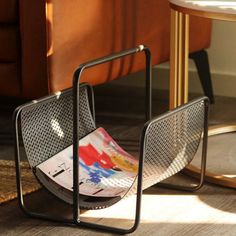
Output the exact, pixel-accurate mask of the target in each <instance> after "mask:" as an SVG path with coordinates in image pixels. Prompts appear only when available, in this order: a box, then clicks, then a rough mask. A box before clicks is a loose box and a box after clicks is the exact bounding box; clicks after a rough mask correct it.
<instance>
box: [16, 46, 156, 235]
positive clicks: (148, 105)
mask: <svg viewBox="0 0 236 236" xmlns="http://www.w3.org/2000/svg"><path fill="white" fill-rule="evenodd" d="M138 52H144V53H145V59H146V76H145V77H146V82H145V86H146V88H145V115H146V119H147V120H150V119H151V118H152V84H151V82H152V81H151V77H152V75H151V73H152V64H151V52H150V50H149V49H148V48H147V47H145V46H143V45H140V46H138V47H136V48H133V49H129V50H125V51H122V52H119V53H115V54H112V55H110V56H106V57H103V58H100V59H97V60H93V61H89V62H87V63H84V64H81V65H80V66H79V68H78V69H77V70H76V71H75V73H74V75H73V187H74V191H73V219H66V218H61V217H52V216H50V215H46V214H42V213H38V212H33V211H31V210H29V209H28V208H27V207H26V205H25V203H24V196H23V191H22V178H21V168H20V160H21V158H20V140H19V137H20V132H19V122H18V120H19V117H20V114H21V111H22V110H23V109H24V108H27V107H30V106H33V105H34V104H35V103H41V102H44V101H48V100H50V99H55V97H57V96H60V92H58V93H56V94H54V95H51V96H47V97H45V98H42V99H39V100H33V101H31V102H29V103H27V104H25V105H22V106H20V107H18V108H17V109H16V110H15V111H14V114H13V125H14V128H15V132H14V141H15V163H16V184H17V194H18V201H19V206H20V208H21V209H22V211H23V212H24V213H25V214H26V215H28V216H30V217H33V218H39V219H43V220H48V221H53V222H58V223H63V224H67V225H76V226H82V227H86V228H90V229H96V230H101V231H106V232H112V233H117V234H127V233H132V232H134V231H135V230H136V229H137V227H138V225H139V222H140V210H141V196H142V173H143V156H144V155H143V153H144V152H145V151H144V149H143V147H144V146H143V145H141V148H140V157H139V168H138V175H137V180H138V181H137V199H136V210H135V220H134V224H133V226H132V227H131V228H130V229H123V228H116V227H110V226H106V225H99V224H94V223H90V222H84V221H81V220H80V211H79V185H78V177H79V168H78V167H79V163H78V148H79V145H78V144H79V139H78V132H79V131H78V127H79V126H78V119H79V108H78V104H79V90H78V86H80V87H81V86H88V88H89V91H88V92H89V93H88V96H89V100H90V106H91V111H92V116H93V118H94V121H95V109H94V96H93V88H92V87H91V86H89V85H88V84H80V85H79V81H80V77H81V73H82V72H83V71H84V70H85V69H87V68H90V67H93V66H96V65H99V64H102V63H106V62H109V61H112V60H116V59H120V58H122V57H124V56H128V55H132V54H135V53H138ZM66 91H67V90H65V91H63V92H62V93H64V92H66ZM144 139H145V135H144V133H142V137H141V141H142V142H143V141H144Z"/></svg>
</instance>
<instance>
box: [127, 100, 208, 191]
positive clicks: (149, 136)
mask: <svg viewBox="0 0 236 236" xmlns="http://www.w3.org/2000/svg"><path fill="white" fill-rule="evenodd" d="M204 116H205V103H204V100H202V101H199V102H197V103H194V104H192V105H191V106H186V107H185V108H182V109H179V110H176V111H175V112H170V113H169V114H167V115H164V116H163V117H159V118H157V119H156V120H153V121H152V122H151V123H150V124H149V125H148V128H147V130H146V133H145V140H144V154H143V155H144V168H143V189H146V188H148V187H150V186H152V185H154V184H156V183H158V182H160V181H162V180H164V179H166V178H168V177H170V176H172V175H174V174H176V173H177V172H179V171H180V170H182V169H183V168H184V167H185V166H186V165H187V164H189V163H190V162H191V161H192V159H193V158H194V155H195V154H196V152H197V149H198V146H199V143H200V140H201V136H202V132H203V128H204ZM135 191H136V184H134V185H133V188H132V189H131V191H130V192H129V193H128V195H129V194H131V193H133V192H135Z"/></svg>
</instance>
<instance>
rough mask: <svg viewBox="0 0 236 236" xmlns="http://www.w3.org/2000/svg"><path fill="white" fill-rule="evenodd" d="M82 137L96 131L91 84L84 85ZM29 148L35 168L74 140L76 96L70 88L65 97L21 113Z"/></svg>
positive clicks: (80, 107) (80, 128)
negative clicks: (89, 96) (89, 88)
mask: <svg viewBox="0 0 236 236" xmlns="http://www.w3.org/2000/svg"><path fill="white" fill-rule="evenodd" d="M79 98H80V99H79V135H80V138H81V137H83V136H85V135H86V134H88V133H90V132H91V131H93V130H94V129H95V128H96V127H95V123H94V120H93V118H92V115H91V112H90V107H89V102H88V101H89V100H88V91H87V86H82V87H81V88H80V97H79ZM21 129H22V137H23V142H24V147H25V151H26V154H27V157H28V160H29V163H30V165H31V166H32V167H34V166H36V165H38V164H40V163H41V162H43V161H45V160H47V159H48V158H50V157H52V156H54V155H55V154H56V153H58V152H60V151H61V150H63V149H65V148H66V147H68V146H69V145H71V144H72V143H73V99H72V91H71V90H69V91H67V92H64V93H63V94H61V96H58V97H56V96H55V97H54V98H52V99H48V100H46V101H44V102H39V103H36V104H34V105H33V106H30V107H26V108H25V109H23V110H22V112H21Z"/></svg>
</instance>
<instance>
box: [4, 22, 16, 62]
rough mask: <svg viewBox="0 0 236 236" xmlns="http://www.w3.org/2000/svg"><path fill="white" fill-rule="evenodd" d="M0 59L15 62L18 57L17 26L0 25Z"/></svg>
mask: <svg viewBox="0 0 236 236" xmlns="http://www.w3.org/2000/svg"><path fill="white" fill-rule="evenodd" d="M0 45H1V46H0V61H1V62H16V61H17V59H18V58H19V33H18V28H17V26H14V25H11V26H10V25H4V26H0Z"/></svg>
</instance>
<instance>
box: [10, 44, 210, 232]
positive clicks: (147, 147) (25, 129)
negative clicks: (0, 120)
mask: <svg viewBox="0 0 236 236" xmlns="http://www.w3.org/2000/svg"><path fill="white" fill-rule="evenodd" d="M139 52H144V53H145V58H146V90H145V91H146V118H147V123H146V124H145V125H144V127H143V131H142V134H141V142H140V143H141V146H140V154H139V160H138V162H139V166H138V173H137V177H136V179H135V181H134V183H133V184H132V185H131V186H130V188H129V189H128V190H127V192H126V193H125V194H124V195H123V196H121V197H109V198H106V199H104V198H103V199H102V200H101V199H99V198H97V199H95V200H93V201H88V199H89V198H90V197H89V196H83V195H80V194H79V182H78V181H79V178H78V177H79V168H78V166H79V161H78V149H79V145H78V144H79V139H80V138H81V137H84V136H85V135H87V134H88V133H90V132H92V131H93V130H95V129H96V123H95V110H94V97H93V90H92V87H91V86H89V85H88V84H79V81H80V77H81V73H82V72H83V71H84V70H85V69H88V68H90V67H93V66H96V65H98V64H102V63H106V62H109V61H111V60H115V59H119V58H121V57H124V56H128V55H131V54H135V53H139ZM151 103H152V99H151V54H150V51H149V49H148V48H147V47H145V46H142V45H141V46H138V47H136V48H133V49H130V50H126V51H123V52H120V53H117V54H113V55H111V56H108V57H104V58H100V59H97V60H94V61H90V62H88V63H85V64H82V65H81V66H80V67H79V68H78V69H77V70H76V71H75V73H74V77H73V89H68V90H65V91H62V92H59V93H57V94H54V95H51V96H47V97H45V98H42V99H39V100H37V101H32V102H30V103H28V104H25V105H23V106H20V107H19V108H17V109H16V111H15V113H14V126H15V160H16V174H17V191H18V197H19V203H20V207H21V208H22V210H23V211H24V212H25V213H26V214H27V215H29V216H31V217H36V218H41V219H46V220H52V221H57V222H61V223H68V224H74V225H77V226H83V227H88V228H92V229H96V230H104V231H110V232H113V233H119V234H126V233H131V232H133V231H134V230H135V229H136V228H137V227H138V224H139V221H140V207H141V196H142V191H143V189H145V188H148V187H150V186H152V185H154V184H156V183H159V182H161V181H162V180H164V179H166V178H168V177H170V176H172V175H174V174H175V173H177V172H179V171H180V170H182V169H183V168H184V167H185V166H186V165H187V164H189V163H190V162H191V160H192V159H193V158H194V155H195V153H196V151H197V149H198V146H199V143H200V140H201V138H202V137H203V148H202V166H201V167H202V168H201V178H200V180H199V184H198V185H196V186H194V187H190V186H173V185H169V187H171V188H176V189H182V190H186V191H188V190H189V191H192V190H197V189H199V188H200V187H201V186H202V184H203V179H204V173H205V165H206V151H207V120H208V104H209V103H208V99H207V98H206V97H203V98H199V99H197V100H195V101H193V102H190V103H188V104H186V105H183V106H181V107H179V108H177V109H175V110H173V111H171V112H168V113H166V114H163V115H161V116H158V117H155V118H153V119H151V113H152V112H151V107H152V106H151ZM20 138H22V140H23V145H24V149H25V152H26V155H27V158H28V161H29V164H30V166H31V167H32V170H33V171H34V170H35V167H36V166H37V165H38V164H40V163H41V162H43V161H45V160H47V159H48V158H50V157H52V156H53V155H55V154H56V153H58V152H60V151H61V150H63V149H65V148H66V147H68V146H69V145H71V144H73V204H72V206H73V217H72V218H71V219H63V218H60V217H52V216H50V215H46V214H42V213H38V212H32V211H31V210H29V209H28V208H27V207H26V206H25V203H24V198H23V194H22V181H21V172H20V165H19V163H20V160H21V159H20V150H19V149H20V141H19V140H20ZM45 187H46V188H48V190H49V191H50V192H52V193H54V191H53V189H52V188H51V189H50V188H49V187H47V186H45ZM135 193H136V194H137V198H136V209H135V220H134V224H133V226H132V227H131V228H130V229H123V228H116V227H111V226H105V225H99V224H94V223H91V222H85V221H82V220H81V219H80V208H85V209H100V208H105V207H108V206H111V205H112V204H114V203H116V202H117V201H119V200H120V199H121V198H123V197H125V196H128V195H130V194H135Z"/></svg>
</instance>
